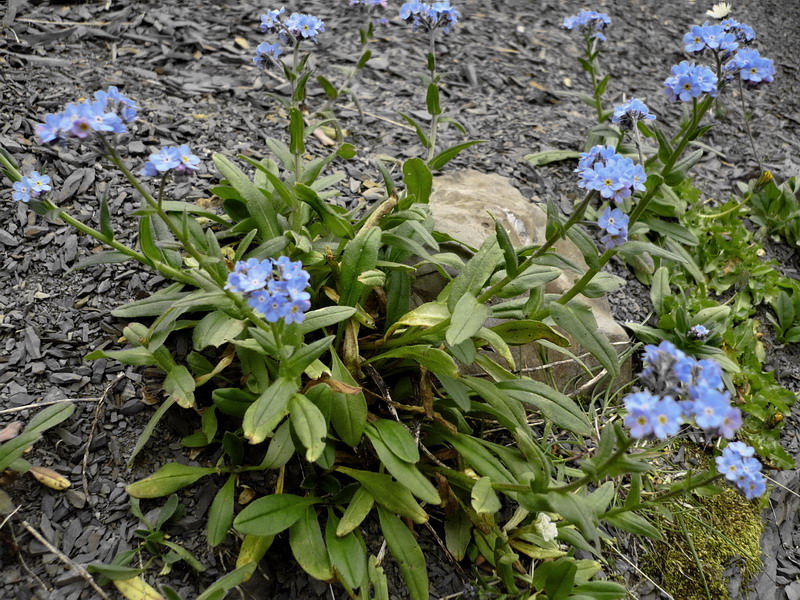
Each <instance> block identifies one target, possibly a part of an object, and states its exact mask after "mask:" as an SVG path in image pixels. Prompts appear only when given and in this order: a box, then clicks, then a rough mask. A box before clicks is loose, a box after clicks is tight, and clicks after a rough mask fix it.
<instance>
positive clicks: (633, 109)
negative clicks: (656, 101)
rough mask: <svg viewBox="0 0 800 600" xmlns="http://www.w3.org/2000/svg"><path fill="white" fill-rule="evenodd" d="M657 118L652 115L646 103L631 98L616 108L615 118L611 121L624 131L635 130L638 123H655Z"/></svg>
mask: <svg viewBox="0 0 800 600" xmlns="http://www.w3.org/2000/svg"><path fill="white" fill-rule="evenodd" d="M655 118H656V116H655V115H651V114H650V110H649V109H648V108H647V105H646V104H645V103H644V102H642V101H641V100H637V99H636V98H631V99H630V100H628V101H627V102H625V103H624V104H620V105H619V106H617V107H615V108H614V116H613V117H612V118H611V121H612V122H613V123H616V124H617V125H619V126H620V127H622V128H623V129H633V128H634V127H636V122H637V121H643V120H647V121H653V120H655Z"/></svg>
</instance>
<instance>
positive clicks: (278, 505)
mask: <svg viewBox="0 0 800 600" xmlns="http://www.w3.org/2000/svg"><path fill="white" fill-rule="evenodd" d="M317 502H319V500H318V499H317V498H314V497H311V496H306V497H301V496H295V495H294V494H272V495H271V496H264V497H263V498H259V499H258V500H254V501H253V502H251V503H250V504H248V505H247V506H246V507H245V508H244V510H242V512H240V513H239V514H238V515H236V518H235V519H234V520H233V526H234V528H235V529H236V530H237V531H239V532H241V533H246V534H250V535H259V536H268V535H277V534H279V533H280V532H281V531H285V530H286V529H289V527H291V526H292V525H294V524H295V523H296V522H297V521H298V520H299V519H300V518H301V517H302V516H303V513H304V512H305V510H306V508H307V507H309V506H311V505H312V504H316V503H317Z"/></svg>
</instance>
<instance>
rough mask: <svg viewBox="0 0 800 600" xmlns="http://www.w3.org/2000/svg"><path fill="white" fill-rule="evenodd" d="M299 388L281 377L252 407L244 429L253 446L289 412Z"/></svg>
mask: <svg viewBox="0 0 800 600" xmlns="http://www.w3.org/2000/svg"><path fill="white" fill-rule="evenodd" d="M297 388H298V384H297V381H295V380H292V379H286V378H285V377H279V378H278V379H276V380H275V381H273V382H272V384H271V385H270V386H269V387H268V388H267V389H266V390H265V391H264V393H263V394H261V395H260V396H259V397H258V398H257V399H256V401H255V402H253V404H251V405H250V407H249V408H248V409H247V412H245V414H244V421H243V422H242V427H243V428H244V435H245V437H246V438H248V439H249V440H250V443H251V444H260V443H261V442H263V441H264V440H265V439H267V437H269V435H270V434H271V433H272V431H273V430H274V429H275V427H277V426H278V423H280V422H281V420H282V419H283V417H285V416H286V414H287V413H288V412H289V411H288V408H287V406H288V404H289V399H290V398H291V397H292V395H293V394H294V393H295V392H297ZM261 535H267V534H261Z"/></svg>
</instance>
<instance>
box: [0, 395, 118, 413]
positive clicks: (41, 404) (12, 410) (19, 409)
mask: <svg viewBox="0 0 800 600" xmlns="http://www.w3.org/2000/svg"><path fill="white" fill-rule="evenodd" d="M100 400H102V398H62V399H61V400H48V401H47V402H37V403H36V404H27V405H25V406H16V407H14V408H6V409H3V410H0V416H2V415H10V414H12V413H18V412H22V411H23V410H33V409H34V408H42V407H44V406H52V405H53V404H61V403H62V402H100Z"/></svg>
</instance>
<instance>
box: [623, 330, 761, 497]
mask: <svg viewBox="0 0 800 600" xmlns="http://www.w3.org/2000/svg"><path fill="white" fill-rule="evenodd" d="M703 329H705V328H703ZM643 361H644V369H643V370H642V372H641V374H640V375H639V380H640V381H641V382H642V383H643V384H644V385H645V388H646V389H645V390H643V391H639V392H635V393H633V394H629V395H628V396H627V397H626V398H625V401H624V402H625V408H626V409H627V411H628V412H627V414H626V415H625V418H624V423H625V426H626V427H628V428H629V429H630V433H631V436H632V437H634V438H636V439H641V438H644V437H648V436H651V435H652V436H655V437H657V438H658V439H660V440H666V439H667V438H669V437H670V436H673V435H675V434H676V433H678V430H679V429H680V427H681V425H683V424H684V423H691V422H694V424H695V425H697V427H699V428H701V429H703V430H705V432H706V434H707V435H709V436H714V435H719V436H721V437H725V438H727V439H732V438H733V436H734V434H735V432H736V430H737V429H739V427H741V425H742V413H741V411H740V410H739V409H738V408H736V407H734V406H731V404H730V394H729V393H728V392H726V391H724V390H723V386H724V383H723V380H722V368H721V367H720V366H719V364H718V363H717V362H715V361H713V360H709V359H703V360H696V359H694V358H692V357H691V356H687V355H686V354H685V353H684V352H682V351H681V350H679V349H678V348H676V347H675V345H674V344H671V343H670V342H667V341H664V342H661V344H659V345H658V346H654V345H648V346H645V348H644V356H643ZM754 453H755V451H754V450H753V449H752V448H750V447H749V446H747V445H745V444H743V443H742V442H733V443H730V444H728V447H727V448H726V449H725V451H724V452H723V455H722V456H721V457H719V458H717V459H716V460H717V465H718V469H719V471H720V472H721V473H724V474H725V477H726V478H728V479H729V480H730V481H734V482H735V483H736V485H738V486H739V487H740V488H741V489H742V491H743V492H744V493H745V495H746V496H747V497H748V498H754V497H755V496H760V495H761V494H762V493H764V489H765V486H764V485H763V480H762V479H761V477H760V473H759V471H760V470H761V464H760V463H759V462H758V461H757V460H756V459H751V457H752V456H753V454H754ZM756 474H758V475H756Z"/></svg>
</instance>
